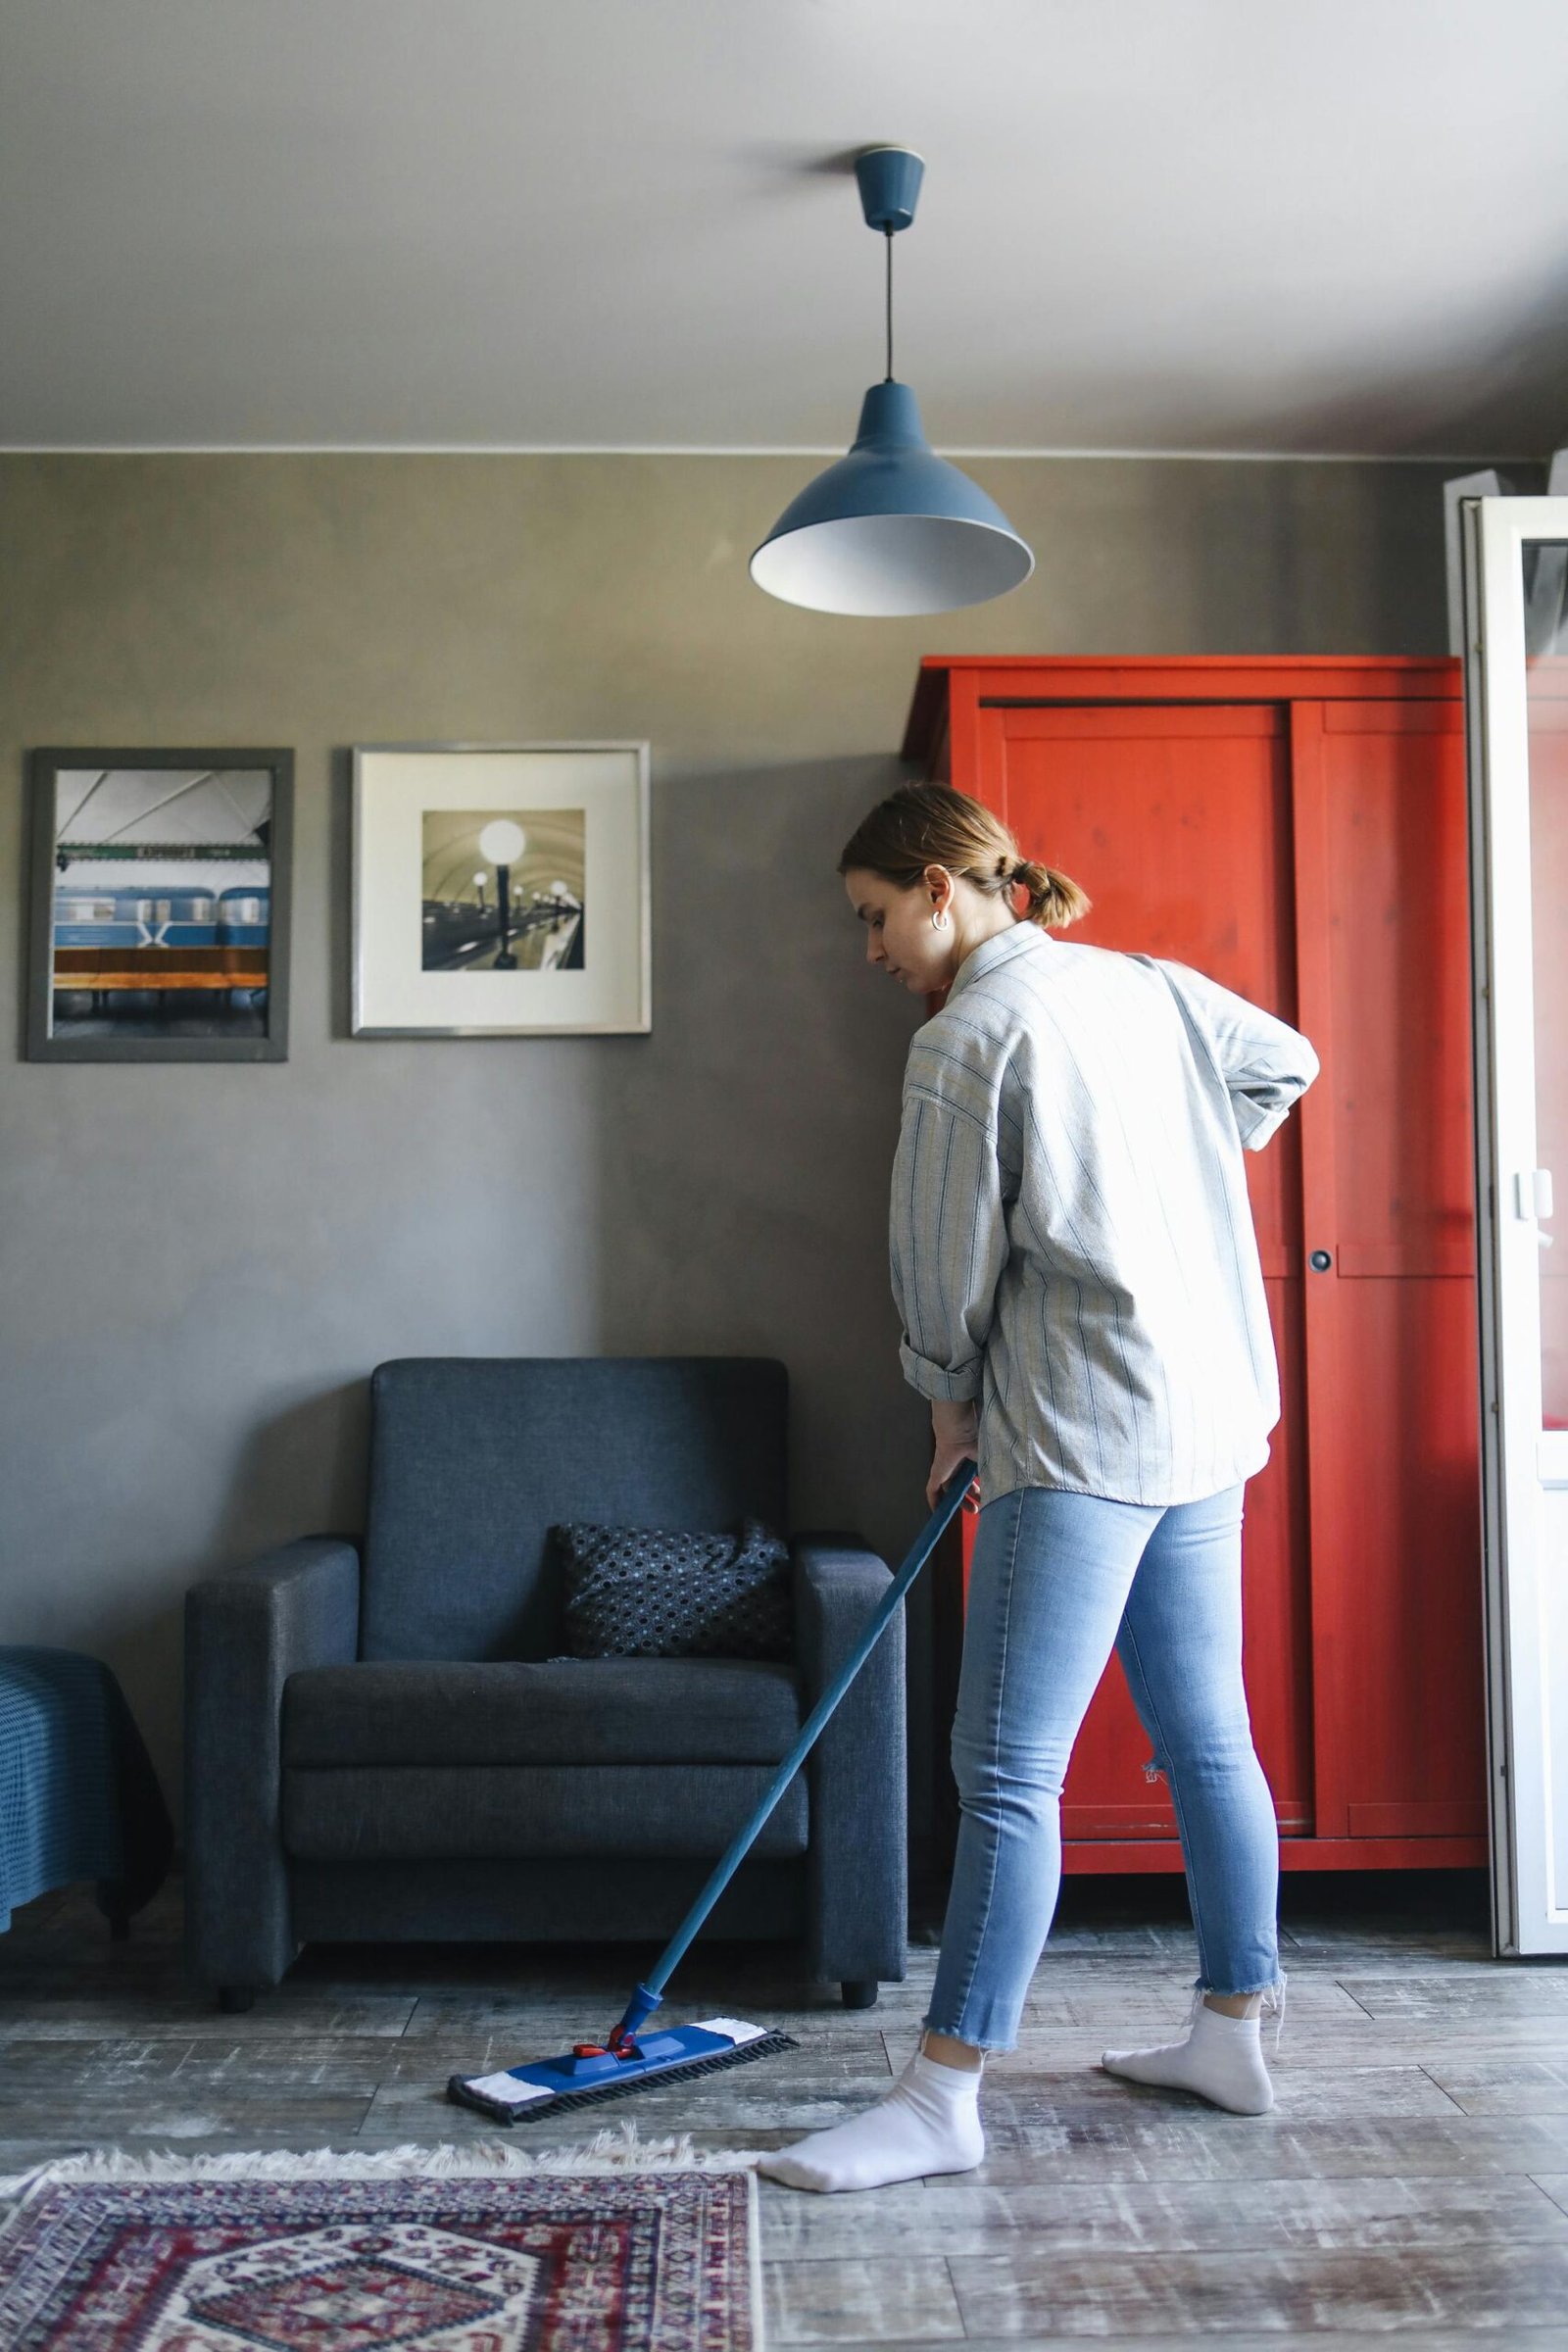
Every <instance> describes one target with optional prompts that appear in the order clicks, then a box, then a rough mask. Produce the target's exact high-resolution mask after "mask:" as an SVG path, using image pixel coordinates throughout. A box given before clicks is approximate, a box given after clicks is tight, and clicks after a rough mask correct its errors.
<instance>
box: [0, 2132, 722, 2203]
mask: <svg viewBox="0 0 1568 2352" xmlns="http://www.w3.org/2000/svg"><path fill="white" fill-rule="evenodd" d="M761 2154H762V2150H760V2149H759V2148H697V2147H694V2146H693V2145H692V2135H691V2133H690V2132H689V2131H682V2132H680V2133H679V2134H671V2135H669V2136H668V2137H666V2138H663V2139H644V2138H643V2137H642V2136H641V2134H640V2133H639V2131H638V2130H637V2127H636V2125H635V2124H630V2123H622V2124H621V2125H619V2126H618V2127H617V2128H614V2129H611V2128H610V2127H608V2126H607V2127H606V2129H605V2130H603V2131H596V2132H595V2133H594V2135H593V2137H592V2139H590V2140H585V2141H583V2142H581V2143H580V2144H579V2145H577V2146H575V2147H570V2148H540V2149H529V2148H526V2147H519V2146H518V2145H517V2143H516V2141H515V2140H514V2139H510V2138H508V2139H493V2140H490V2139H482V2140H469V2141H467V2142H466V2144H465V2145H463V2146H461V2147H459V2146H453V2145H443V2146H440V2147H433V2148H427V2147H417V2146H415V2145H413V2144H409V2145H405V2146H402V2147H396V2148H376V2149H368V2148H351V2149H341V2148H311V2149H309V2150H306V2151H304V2152H303V2153H302V2152H298V2151H294V2150H290V2149H282V2148H280V2149H273V2150H259V2151H254V2152H252V2151H248V2150H244V2149H231V2148H221V2149H203V2150H198V2151H197V2152H196V2153H195V2154H193V2155H184V2156H180V2155H176V2154H175V2153H174V2152H173V2150H172V2149H167V2148H166V2149H154V2150H152V2151H150V2152H149V2153H148V2154H147V2155H145V2156H142V2155H133V2154H131V2153H130V2152H129V2151H127V2150H126V2149H124V2148H88V2149H84V2150H83V2151H82V2152H81V2154H79V2155H74V2156H62V2157H56V2158H54V2159H52V2160H51V2161H49V2162H48V2163H45V2164H39V2165H35V2166H34V2167H33V2168H32V2170H31V2171H30V2172H26V2173H19V2174H17V2175H16V2176H14V2177H13V2178H12V2179H10V2180H0V2198H4V2199H6V2200H7V2201H8V2202H25V2201H26V2200H27V2199H29V2198H31V2197H33V2196H35V2195H36V2194H37V2193H38V2191H39V2190H40V2189H43V2188H51V2187H53V2186H54V2185H55V2184H56V2183H57V2182H61V2181H82V2180H87V2181H91V2180H125V2181H139V2180H311V2179H324V2178H330V2177H336V2178H339V2179H342V2180H393V2179H398V2178H404V2179H413V2178H417V2177H419V2176H424V2177H427V2178H436V2179H442V2178H448V2179H459V2178H466V2177H472V2178H474V2179H479V2180H483V2179H506V2178H508V2177H510V2176H513V2175H516V2176H518V2177H522V2176H525V2175H528V2174H540V2173H544V2174H550V2173H583V2174H600V2173H735V2172H751V2171H754V2170H755V2168H756V2166H757V2163H758V2160H759V2158H760V2155H761Z"/></svg>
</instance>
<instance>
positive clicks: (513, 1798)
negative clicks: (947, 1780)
mask: <svg viewBox="0 0 1568 2352" xmlns="http://www.w3.org/2000/svg"><path fill="white" fill-rule="evenodd" d="M770 1777H771V1768H770V1767H769V1766H768V1765H766V1764H729V1765H723V1764H578V1765H572V1764H463V1765H439V1764H422V1765H413V1766H401V1765H390V1764H368V1765H354V1764H350V1765H340V1766H338V1767H337V1768H336V1769H335V1770H334V1769H330V1768H328V1769H313V1768H310V1767H300V1768H294V1769H290V1768H288V1767H285V1769H284V1773H283V1844H284V1847H285V1849H286V1850H287V1851H288V1852H289V1853H290V1854H295V1855H298V1856H299V1857H300V1858H301V1859H302V1860H308V1861H316V1862H351V1861H352V1862H392V1861H404V1862H423V1861H432V1862H434V1861H446V1860H464V1859H468V1860H474V1859H491V1860H503V1859H505V1860H513V1859H525V1858H535V1859H537V1858H543V1857H546V1856H560V1855H580V1854H597V1855H602V1856H605V1857H613V1856H616V1855H633V1854H635V1855H662V1856H668V1857H675V1856H682V1857H684V1856H692V1855H697V1856H701V1857H703V1858H704V1859H711V1860H712V1861H715V1862H716V1861H717V1859H718V1857H719V1855H720V1854H721V1853H722V1852H723V1850H724V1848H725V1846H726V1845H728V1843H729V1841H730V1839H731V1838H733V1837H734V1835H735V1833H736V1831H737V1830H738V1829H739V1828H740V1826H741V1824H742V1823H743V1822H744V1821H745V1819H746V1817H747V1815H748V1814H749V1813H750V1812H751V1811H752V1810H753V1808H754V1806H756V1805H757V1804H758V1802H759V1801H760V1798H761V1795H762V1791H763V1790H764V1789H765V1788H766V1787H767V1784H768V1780H769V1778H770ZM808 1812H809V1805H808V1796H807V1782H806V1775H805V1773H804V1772H798V1773H797V1774H796V1776H795V1778H794V1780H793V1781H792V1782H791V1783H790V1785H789V1787H788V1789H785V1791H784V1794H783V1795H782V1796H781V1797H780V1799H779V1801H778V1804H777V1805H776V1806H775V1808H774V1810H773V1811H772V1812H771V1813H770V1814H769V1815H768V1818H767V1820H766V1821H765V1822H764V1823H763V1825H762V1830H761V1834H760V1837H759V1838H758V1840H757V1843H756V1845H755V1846H754V1847H753V1849H752V1851H753V1853H754V1854H756V1855H758V1856H759V1857H762V1858H767V1857H774V1858H777V1857H779V1856H783V1855H789V1854H804V1853H805V1851H806V1848H807V1833H808V1827H809V1820H808Z"/></svg>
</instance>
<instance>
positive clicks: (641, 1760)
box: [283, 1658, 801, 1853]
mask: <svg viewBox="0 0 1568 2352" xmlns="http://www.w3.org/2000/svg"><path fill="white" fill-rule="evenodd" d="M800 1727H801V1702H800V1691H799V1687H798V1685H797V1682H796V1677H795V1672H794V1669H793V1668H792V1667H789V1666H776V1665H770V1664H765V1663H763V1662H760V1661H755V1660H752V1659H729V1658H583V1659H570V1660H567V1661H564V1662H561V1663H556V1662H554V1661H545V1662H539V1663H530V1662H520V1661H514V1660H500V1661H494V1662H489V1663H484V1664H479V1665H466V1664H461V1663H458V1662H456V1661H451V1660H446V1659H441V1660H436V1661H433V1662H431V1663H429V1664H418V1665H405V1664H401V1663H398V1664H394V1663H387V1662H378V1661H369V1662H366V1663H363V1664H360V1665H355V1666H316V1667H310V1668H307V1669H305V1670H304V1671H302V1672H300V1673H298V1674H291V1675H290V1676H289V1678H288V1681H287V1682H286V1683H285V1685H284V1686H283V1765H284V1769H285V1771H286V1772H287V1771H293V1770H296V1769H300V1768H304V1769H318V1768H320V1769H342V1768H345V1767H367V1766H368V1767H380V1766H396V1767H403V1768H407V1767H412V1766H428V1767H432V1768H443V1767H455V1766H479V1765H489V1766H507V1765H560V1766H571V1765H624V1764H670V1765H712V1764H776V1763H777V1762H778V1760H779V1758H780V1757H781V1756H784V1755H786V1754H787V1753H788V1751H789V1748H790V1746H791V1743H792V1742H793V1740H794V1739H795V1737H796V1734H797V1733H798V1732H799V1730H800ZM761 1785H762V1784H761V1783H760V1782H759V1792H760V1788H761ZM737 1818H738V1817H737ZM447 1850H449V1851H452V1852H454V1853H455V1852H458V1851H459V1850H460V1849H459V1848H458V1847H456V1846H454V1847H451V1848H449V1849H447ZM461 1850H466V1849H461ZM644 1850H652V1849H647V1848H645V1849H644ZM667 1850H671V1851H674V1850H679V1849H674V1848H670V1849H667ZM698 1850H702V1849H698Z"/></svg>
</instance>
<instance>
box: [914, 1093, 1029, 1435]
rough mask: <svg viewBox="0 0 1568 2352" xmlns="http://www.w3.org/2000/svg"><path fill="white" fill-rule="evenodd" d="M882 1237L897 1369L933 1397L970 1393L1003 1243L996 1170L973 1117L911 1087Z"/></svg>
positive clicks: (971, 1396)
mask: <svg viewBox="0 0 1568 2352" xmlns="http://www.w3.org/2000/svg"><path fill="white" fill-rule="evenodd" d="M890 1245H891V1250H890V1254H891V1258H892V1272H893V1296H894V1299H895V1300H896V1301H897V1303H898V1308H899V1313H900V1315H901V1317H902V1319H903V1323H904V1338H903V1342H902V1344H901V1346H900V1348H899V1360H900V1362H901V1363H902V1364H903V1366H904V1377H905V1379H906V1380H907V1382H908V1383H909V1385H910V1387H911V1388H914V1389H918V1390H919V1392H920V1395H921V1396H922V1397H930V1398H931V1399H932V1400H933V1402H943V1403H966V1402H973V1401H974V1400H976V1399H977V1398H978V1397H979V1395H980V1387H981V1369H982V1359H983V1355H984V1350H985V1344H986V1338H987V1335H988V1333H989V1332H990V1329H991V1323H992V1317H993V1315H994V1314H995V1312H996V1293H997V1283H998V1281H999V1280H1000V1278H1001V1274H1002V1269H1003V1267H1004V1266H1005V1264H1006V1262H1007V1250H1008V1247H1009V1244H1008V1238H1007V1221H1006V1212H1005V1207H1004V1204H1003V1198H1002V1171H1001V1168H1000V1166H999V1164H998V1160H997V1147H996V1142H995V1139H994V1137H993V1136H992V1135H991V1134H990V1133H989V1132H988V1130H987V1129H986V1128H984V1127H983V1126H982V1125H981V1124H980V1122H979V1120H978V1119H975V1118H973V1117H971V1116H970V1114H969V1113H968V1112H967V1111H963V1110H957V1109H956V1108H954V1106H953V1105H952V1104H951V1103H943V1102H940V1101H939V1100H938V1099H937V1098H936V1097H935V1096H934V1095H930V1094H927V1093H926V1092H924V1091H923V1090H922V1089H921V1088H918V1087H909V1088H907V1089H906V1092H905V1098H904V1119H903V1123H902V1125H901V1127H900V1131H899V1149H898V1152H897V1155H896V1156H895V1159H894V1162H893V1204H892V1218H891V1224H890Z"/></svg>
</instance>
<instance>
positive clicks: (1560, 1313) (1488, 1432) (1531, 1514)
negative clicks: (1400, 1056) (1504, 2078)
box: [1434, 498, 1568, 1954]
mask: <svg viewBox="0 0 1568 2352" xmlns="http://www.w3.org/2000/svg"><path fill="white" fill-rule="evenodd" d="M1463 522H1464V600H1465V703H1466V715H1467V726H1468V733H1469V774H1470V847H1471V884H1472V887H1471V916H1472V941H1473V950H1474V975H1475V987H1476V1023H1475V1052H1476V1106H1477V1122H1476V1130H1477V1134H1476V1149H1477V1158H1478V1169H1477V1174H1478V1195H1477V1197H1478V1199H1479V1201H1481V1202H1482V1204H1483V1209H1484V1213H1483V1216H1482V1218H1481V1220H1480V1228H1479V1230H1480V1236H1481V1246H1480V1268H1479V1272H1480V1299H1481V1356H1482V1393H1483V1408H1484V1409H1483V1413H1482V1422H1483V1432H1482V1460H1483V1488H1484V1517H1485V1543H1486V1560H1487V1577H1486V1585H1487V1649H1488V1660H1487V1663H1488V1698H1489V1717H1490V1726H1489V1729H1490V1745H1491V1792H1492V1833H1493V1881H1494V1898H1493V1900H1494V1923H1495V1939H1496V1945H1497V1949H1498V1950H1499V1951H1500V1952H1508V1953H1518V1954H1527V1953H1547V1952H1568V1235H1565V1234H1563V1233H1559V1232H1558V1231H1556V1229H1555V1228H1554V1224H1553V1194H1554V1190H1555V1188H1556V1187H1558V1186H1561V1187H1563V1188H1568V498H1481V499H1471V500H1467V501H1466V502H1464V509H1463ZM1434 1733H1435V1736H1441V1730H1440V1727H1436V1726H1435V1727H1434Z"/></svg>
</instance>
